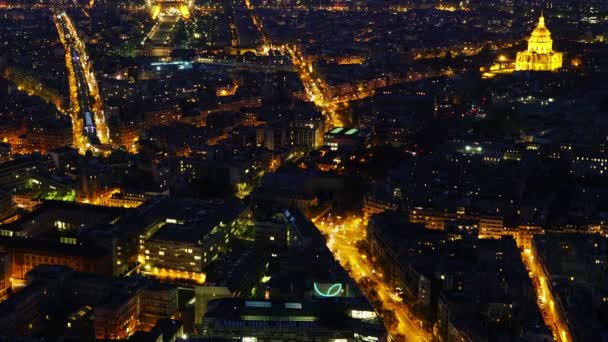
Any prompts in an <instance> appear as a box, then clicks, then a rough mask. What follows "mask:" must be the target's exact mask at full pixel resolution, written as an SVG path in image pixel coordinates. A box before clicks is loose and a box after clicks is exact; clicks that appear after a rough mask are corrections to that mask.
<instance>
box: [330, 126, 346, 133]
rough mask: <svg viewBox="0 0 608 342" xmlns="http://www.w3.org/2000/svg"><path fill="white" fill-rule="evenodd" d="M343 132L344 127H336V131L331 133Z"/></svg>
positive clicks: (333, 130)
mask: <svg viewBox="0 0 608 342" xmlns="http://www.w3.org/2000/svg"><path fill="white" fill-rule="evenodd" d="M343 130H344V127H336V128H334V129H332V130H331V131H330V132H329V133H331V134H338V133H340V132H342V131H343Z"/></svg>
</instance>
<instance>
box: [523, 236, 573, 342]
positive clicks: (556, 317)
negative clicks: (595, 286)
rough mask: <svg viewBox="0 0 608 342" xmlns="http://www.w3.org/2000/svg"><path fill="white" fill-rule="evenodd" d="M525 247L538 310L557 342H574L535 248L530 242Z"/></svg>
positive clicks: (525, 259)
mask: <svg viewBox="0 0 608 342" xmlns="http://www.w3.org/2000/svg"><path fill="white" fill-rule="evenodd" d="M527 239H529V237H528V238H527ZM524 246H525V248H524V249H523V253H522V260H523V262H524V264H525V265H526V268H527V269H528V271H529V274H530V277H531V278H532V284H533V286H534V289H535V290H536V294H537V297H538V308H539V309H540V311H541V312H542V315H543V319H544V321H545V324H546V325H547V326H548V327H550V328H551V331H552V332H553V337H554V338H555V340H557V341H561V342H568V341H572V337H571V334H570V332H569V328H568V325H567V324H566V320H565V318H564V317H563V314H562V312H561V311H560V310H559V308H558V306H557V304H556V299H555V295H554V294H553V292H552V291H551V287H550V286H549V283H548V282H549V280H548V277H547V274H546V273H545V270H544V268H543V266H542V265H541V263H540V261H539V259H538V256H537V254H536V250H535V248H534V247H533V245H532V244H531V243H530V241H529V240H528V241H526V243H525V244H524Z"/></svg>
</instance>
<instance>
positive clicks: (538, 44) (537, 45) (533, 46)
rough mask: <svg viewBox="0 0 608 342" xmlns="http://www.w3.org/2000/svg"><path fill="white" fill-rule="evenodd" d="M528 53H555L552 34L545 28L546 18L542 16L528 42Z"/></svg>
mask: <svg viewBox="0 0 608 342" xmlns="http://www.w3.org/2000/svg"><path fill="white" fill-rule="evenodd" d="M528 51H530V52H536V53H549V52H551V51H553V40H552V39H551V32H550V31H549V29H548V28H547V26H545V17H544V16H543V15H542V14H541V16H540V18H539V19H538V25H537V26H536V28H535V29H534V31H532V34H531V35H530V39H529V40H528Z"/></svg>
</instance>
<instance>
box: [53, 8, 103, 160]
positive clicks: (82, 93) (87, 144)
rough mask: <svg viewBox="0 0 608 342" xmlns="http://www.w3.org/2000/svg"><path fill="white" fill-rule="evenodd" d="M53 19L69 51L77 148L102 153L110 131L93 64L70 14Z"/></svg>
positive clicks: (68, 59)
mask: <svg viewBox="0 0 608 342" xmlns="http://www.w3.org/2000/svg"><path fill="white" fill-rule="evenodd" d="M53 20H54V22H55V26H56V27H57V32H58V33H59V39H60V40H61V43H62V44H63V47H64V48H65V62H66V67H67V71H68V80H69V86H70V105H71V110H70V115H71V118H72V129H73V134H74V146H75V147H76V148H77V149H78V150H79V152H80V153H85V152H86V151H88V150H90V151H92V152H93V153H98V152H100V151H101V148H102V145H107V144H108V143H109V130H108V126H107V123H106V118H105V115H104V112H103V106H102V103H101V97H100V96H99V89H98V87H97V81H96V80H95V74H94V73H93V69H92V67H91V61H90V60H89V58H88V56H87V54H86V51H85V45H84V43H83V42H82V41H81V40H80V38H79V37H78V33H77V32H76V28H75V27H74V25H73V23H72V21H71V20H70V18H69V17H68V16H67V14H66V13H65V12H61V13H59V14H55V15H54V16H53Z"/></svg>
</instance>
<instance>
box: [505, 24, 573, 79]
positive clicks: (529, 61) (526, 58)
mask: <svg viewBox="0 0 608 342" xmlns="http://www.w3.org/2000/svg"><path fill="white" fill-rule="evenodd" d="M561 67H562V53H561V52H554V51H553V39H551V32H550V31H549V29H548V28H547V26H546V25H545V17H544V15H542V14H541V16H540V18H539V19H538V25H536V28H535V29H534V31H532V34H531V35H530V39H528V50H527V51H522V52H518V53H517V60H516V61H515V70H534V71H555V70H557V69H559V68H561Z"/></svg>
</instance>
